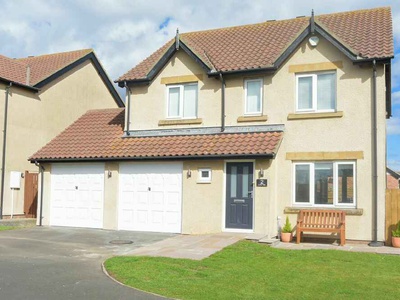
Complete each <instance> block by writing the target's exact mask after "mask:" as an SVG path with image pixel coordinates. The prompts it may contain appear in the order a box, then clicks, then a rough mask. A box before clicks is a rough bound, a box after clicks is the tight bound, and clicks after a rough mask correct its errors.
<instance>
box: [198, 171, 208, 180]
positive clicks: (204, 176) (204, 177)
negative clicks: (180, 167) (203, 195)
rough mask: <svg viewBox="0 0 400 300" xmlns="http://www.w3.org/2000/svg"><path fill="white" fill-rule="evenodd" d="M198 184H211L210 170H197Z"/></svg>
mask: <svg viewBox="0 0 400 300" xmlns="http://www.w3.org/2000/svg"><path fill="white" fill-rule="evenodd" d="M198 182H211V169H199V178H198Z"/></svg>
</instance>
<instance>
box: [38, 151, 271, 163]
mask: <svg viewBox="0 0 400 300" xmlns="http://www.w3.org/2000/svg"><path fill="white" fill-rule="evenodd" d="M275 156H276V153H269V154H267V153H266V154H225V155H202V156H198V155H185V156H160V157H94V158H61V159H35V160H34V161H37V162H39V163H63V162H64V163H66V162H93V161H96V162H107V161H153V160H154V161H159V160H175V161H179V160H207V159H210V160H211V159H212V160H214V159H225V158H226V159H228V158H229V159H252V158H262V157H263V158H270V159H274V158H275ZM34 161H32V160H31V163H34Z"/></svg>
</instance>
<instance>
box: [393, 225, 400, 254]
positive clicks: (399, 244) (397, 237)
mask: <svg viewBox="0 0 400 300" xmlns="http://www.w3.org/2000/svg"><path fill="white" fill-rule="evenodd" d="M392 246H393V247H395V248H400V221H399V223H397V228H396V230H393V231H392Z"/></svg>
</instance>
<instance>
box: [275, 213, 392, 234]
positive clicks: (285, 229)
mask: <svg viewBox="0 0 400 300" xmlns="http://www.w3.org/2000/svg"><path fill="white" fill-rule="evenodd" d="M399 223H400V222H399ZM282 232H285V233H291V232H292V224H290V222H289V217H288V216H286V222H285V225H284V226H283V228H282Z"/></svg>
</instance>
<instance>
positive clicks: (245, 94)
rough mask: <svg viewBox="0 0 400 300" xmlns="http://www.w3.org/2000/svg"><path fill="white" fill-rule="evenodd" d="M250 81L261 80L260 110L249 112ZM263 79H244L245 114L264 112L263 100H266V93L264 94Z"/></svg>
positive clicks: (255, 114)
mask: <svg viewBox="0 0 400 300" xmlns="http://www.w3.org/2000/svg"><path fill="white" fill-rule="evenodd" d="M249 82H260V111H258V112H247V84H248V83H249ZM263 85H264V82H263V79H262V78H256V79H246V80H245V81H244V115H245V116H260V115H262V112H263V102H264V95H263Z"/></svg>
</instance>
